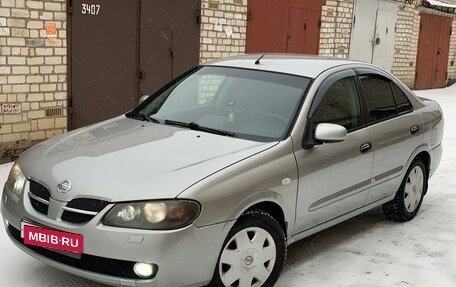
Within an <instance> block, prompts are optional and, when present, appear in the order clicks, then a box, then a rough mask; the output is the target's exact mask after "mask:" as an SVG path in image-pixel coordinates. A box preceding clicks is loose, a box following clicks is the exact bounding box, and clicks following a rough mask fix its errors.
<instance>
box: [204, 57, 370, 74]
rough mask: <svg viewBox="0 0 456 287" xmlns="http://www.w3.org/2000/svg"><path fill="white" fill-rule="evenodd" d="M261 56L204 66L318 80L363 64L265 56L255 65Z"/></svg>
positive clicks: (326, 59) (333, 59)
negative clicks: (325, 74) (339, 68)
mask: <svg viewBox="0 0 456 287" xmlns="http://www.w3.org/2000/svg"><path fill="white" fill-rule="evenodd" d="M261 56H263V54H247V55H242V56H235V57H228V58H223V59H220V60H215V61H212V62H208V63H206V64H204V65H209V66H222V67H233V68H244V69H253V70H262V71H270V72H277V73H285V74H293V75H299V76H303V77H308V78H316V77H317V76H318V75H319V74H321V73H322V72H324V71H325V70H328V69H330V68H333V67H337V66H342V65H349V64H361V63H362V62H358V61H352V60H347V59H337V58H329V57H321V56H310V55H295V54H265V55H264V57H263V58H262V59H261V60H260V63H259V64H255V62H256V60H257V59H259V58H260V57H261Z"/></svg>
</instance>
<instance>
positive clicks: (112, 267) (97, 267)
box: [8, 224, 143, 280]
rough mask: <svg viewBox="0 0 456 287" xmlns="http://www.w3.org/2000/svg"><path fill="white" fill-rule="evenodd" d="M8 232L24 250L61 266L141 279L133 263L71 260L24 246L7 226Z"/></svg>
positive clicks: (16, 232) (86, 257) (92, 258)
mask: <svg viewBox="0 0 456 287" xmlns="http://www.w3.org/2000/svg"><path fill="white" fill-rule="evenodd" d="M8 232H9V233H10V234H11V236H12V237H13V238H14V239H15V240H16V241H17V242H19V243H20V244H21V245H22V246H25V247H26V248H28V249H30V250H32V251H34V252H36V253H38V254H40V255H42V256H44V257H47V258H49V259H51V260H54V261H57V262H60V263H62V264H66V265H69V266H73V267H75V268H78V269H82V270H86V271H91V272H96V273H100V274H104V275H109V276H115V277H121V278H125V279H136V280H138V279H143V278H140V277H139V276H137V275H136V274H135V273H134V271H133V265H134V264H135V262H132V261H126V260H118V259H111V258H105V257H98V256H93V255H89V254H82V255H81V258H80V259H78V258H73V257H69V256H66V255H63V254H60V253H56V252H54V251H52V250H49V249H45V248H42V247H38V246H30V245H25V244H24V241H23V239H22V238H21V232H20V231H19V230H17V229H16V228H15V227H13V226H11V225H9V224H8Z"/></svg>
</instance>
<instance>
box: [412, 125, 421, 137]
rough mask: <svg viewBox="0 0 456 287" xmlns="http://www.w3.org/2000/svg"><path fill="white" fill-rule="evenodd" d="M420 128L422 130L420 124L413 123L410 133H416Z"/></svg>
mask: <svg viewBox="0 0 456 287" xmlns="http://www.w3.org/2000/svg"><path fill="white" fill-rule="evenodd" d="M419 130H420V126H419V125H413V126H411V127H410V133H411V134H412V135H413V134H416V133H417V132H418V131H419Z"/></svg>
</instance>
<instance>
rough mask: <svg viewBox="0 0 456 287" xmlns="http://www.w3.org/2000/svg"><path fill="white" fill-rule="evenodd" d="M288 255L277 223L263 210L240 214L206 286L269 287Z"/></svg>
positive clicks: (277, 277)
mask: <svg viewBox="0 0 456 287" xmlns="http://www.w3.org/2000/svg"><path fill="white" fill-rule="evenodd" d="M286 255H287V247H286V238H285V234H284V232H283V230H282V227H281V226H280V224H279V222H277V220H276V219H275V218H273V217H272V216H271V215H269V214H268V213H266V212H264V211H262V210H252V211H248V212H246V213H245V214H243V215H242V216H241V217H240V218H239V220H238V221H237V222H236V224H235V225H234V226H233V228H232V229H231V230H230V232H229V233H228V236H227V238H226V239H225V242H224V243H223V248H222V250H221V252H220V255H219V259H218V261H217V266H216V268H215V271H214V275H213V278H212V281H211V283H210V284H209V285H208V286H209V287H231V286H237V287H259V286H265V287H272V286H274V284H275V283H276V281H277V280H278V279H279V276H280V273H281V272H282V268H283V265H284V264H285V259H286Z"/></svg>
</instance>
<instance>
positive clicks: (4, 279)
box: [0, 85, 456, 287]
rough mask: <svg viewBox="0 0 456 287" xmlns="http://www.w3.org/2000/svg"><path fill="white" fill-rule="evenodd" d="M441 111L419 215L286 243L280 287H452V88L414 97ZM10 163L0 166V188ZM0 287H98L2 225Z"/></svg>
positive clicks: (376, 218)
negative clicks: (40, 257)
mask: <svg viewBox="0 0 456 287" xmlns="http://www.w3.org/2000/svg"><path fill="white" fill-rule="evenodd" d="M417 94H418V95H419V96H423V97H427V98H431V99H435V100H437V101H438V102H439V103H440V105H441V106H442V108H443V110H444V115H445V135H444V143H443V145H444V154H443V157H442V161H441V164H440V167H439V170H438V171H437V173H436V174H435V175H434V176H433V177H432V178H431V179H430V182H429V192H428V194H427V195H426V198H425V200H424V202H423V205H422V207H421V210H420V212H419V214H418V215H417V217H416V218H415V219H414V220H413V221H411V222H408V223H403V224H398V223H393V222H389V221H386V220H385V219H384V217H383V214H382V212H381V210H380V209H375V210H372V211H370V212H368V213H366V214H363V215H360V216H358V217H356V218H353V219H351V220H349V221H346V222H344V223H342V224H339V225H337V226H335V227H333V228H330V229H327V230H325V231H323V232H320V233H318V234H316V235H313V236H311V237H308V238H306V239H304V240H301V241H299V242H297V243H294V244H293V245H291V246H290V247H289V249H288V260H287V263H286V265H285V269H284V271H283V273H282V275H281V277H280V279H279V281H278V283H277V284H276V286H279V287H301V286H312V287H314V286H321V287H323V286H324V287H333V286H337V287H358V286H359V287H374V286H375V287H377V286H388V287H389V286H400V287H409V286H418V287H428V286H438V287H454V286H456V224H455V222H454V218H455V217H456V85H455V86H453V87H450V88H446V89H439V90H427V91H419V92H417ZM10 168H11V164H6V165H2V166H0V186H3V182H4V181H6V177H7V174H8V171H9V169H10ZM0 256H1V257H0V258H1V259H0V286H17V287H21V286H52V287H58V286H62V287H72V286H103V285H101V284H98V283H94V282H91V281H87V280H85V279H81V278H79V277H76V276H73V275H70V274H66V273H64V272H61V271H59V270H57V269H54V268H51V267H49V266H46V265H45V264H42V263H41V262H39V261H37V260H35V259H33V258H32V257H30V256H28V255H26V254H24V253H23V252H21V251H20V250H19V249H18V248H16V247H15V246H14V245H13V243H11V242H10V240H9V239H8V238H7V235H6V232H5V230H4V228H3V227H2V228H0Z"/></svg>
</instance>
